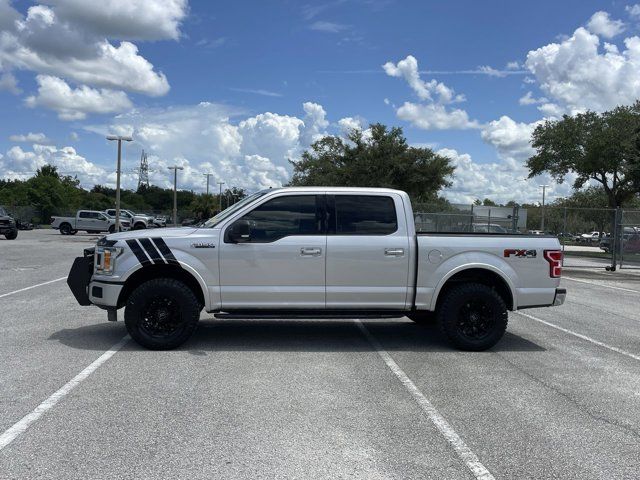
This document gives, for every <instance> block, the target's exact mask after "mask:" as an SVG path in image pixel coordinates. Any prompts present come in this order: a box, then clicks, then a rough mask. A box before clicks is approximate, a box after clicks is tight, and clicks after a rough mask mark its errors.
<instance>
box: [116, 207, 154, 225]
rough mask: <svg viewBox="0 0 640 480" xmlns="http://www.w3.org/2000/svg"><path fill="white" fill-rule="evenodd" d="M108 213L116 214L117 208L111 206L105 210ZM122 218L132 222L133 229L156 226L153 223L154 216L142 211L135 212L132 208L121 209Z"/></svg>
mask: <svg viewBox="0 0 640 480" xmlns="http://www.w3.org/2000/svg"><path fill="white" fill-rule="evenodd" d="M105 212H106V213H107V214H108V215H111V216H112V217H115V216H116V209H115V208H109V209H107V210H105ZM120 218H121V219H122V220H125V221H127V222H129V223H130V224H131V228H133V230H143V229H145V228H149V227H153V226H155V225H154V223H153V217H152V216H150V215H144V214H140V213H133V212H132V211H131V210H124V209H120Z"/></svg>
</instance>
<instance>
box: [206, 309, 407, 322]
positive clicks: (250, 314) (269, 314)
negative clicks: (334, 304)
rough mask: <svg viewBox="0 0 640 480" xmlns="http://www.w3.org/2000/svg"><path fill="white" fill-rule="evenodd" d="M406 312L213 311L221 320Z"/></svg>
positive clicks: (386, 315) (394, 315) (393, 315)
mask: <svg viewBox="0 0 640 480" xmlns="http://www.w3.org/2000/svg"><path fill="white" fill-rule="evenodd" d="M406 313H407V312H402V311H389V310H386V311H371V310H367V311H361V310H360V311H358V310H335V311H317V310H314V311H306V310H293V311H292V310H267V311H265V310H246V311H245V310H243V311H233V312H219V313H214V315H213V316H214V317H215V318H219V319H221V320H240V319H243V320H248V319H255V320H260V319H265V320H274V319H314V320H317V319H332V318H335V319H341V318H345V319H352V318H401V317H404V316H405V315H406Z"/></svg>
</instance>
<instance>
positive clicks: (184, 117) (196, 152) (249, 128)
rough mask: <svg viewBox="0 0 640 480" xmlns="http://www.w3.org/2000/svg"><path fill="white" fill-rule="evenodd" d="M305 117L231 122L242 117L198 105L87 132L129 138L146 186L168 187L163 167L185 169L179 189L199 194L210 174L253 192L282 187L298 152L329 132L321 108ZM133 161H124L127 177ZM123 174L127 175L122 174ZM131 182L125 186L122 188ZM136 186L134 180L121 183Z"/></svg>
mask: <svg viewBox="0 0 640 480" xmlns="http://www.w3.org/2000/svg"><path fill="white" fill-rule="evenodd" d="M302 112H304V116H302V117H300V118H299V117H296V116H290V115H280V114H276V113H272V112H265V113H261V114H258V115H254V116H251V117H245V118H241V119H240V120H239V121H238V120H236V121H234V122H232V121H231V120H230V117H233V118H236V119H237V118H238V117H241V116H242V115H244V112H242V111H238V110H232V109H230V108H229V107H226V106H222V105H216V104H211V103H206V102H203V103H201V104H198V105H193V106H184V107H173V108H166V109H139V110H132V111H130V112H128V113H125V114H122V115H118V116H117V117H116V118H115V119H114V121H113V123H112V124H111V125H108V126H90V127H86V129H87V130H89V131H91V132H94V133H98V134H99V135H101V136H102V135H105V134H107V133H110V132H111V133H117V134H127V135H129V134H130V135H132V136H133V138H134V142H133V144H131V145H129V146H128V148H129V149H132V150H134V151H136V152H137V153H136V155H135V156H136V157H137V155H139V151H140V149H141V148H144V149H145V151H147V152H149V167H150V179H151V182H152V183H154V184H156V185H161V186H171V181H172V180H171V178H170V176H169V175H168V171H167V167H168V166H169V165H172V164H174V163H178V164H179V165H183V166H185V170H184V171H181V172H179V174H178V183H179V186H180V188H191V189H194V190H196V191H202V190H203V189H204V187H205V182H204V177H203V176H202V173H203V172H211V173H213V174H214V177H215V179H216V181H217V180H220V181H224V182H226V185H227V186H237V187H242V188H246V189H248V190H250V191H254V190H257V189H260V188H268V187H274V186H279V185H282V184H283V183H286V182H287V181H288V179H289V175H290V172H291V169H292V167H291V164H290V163H289V160H294V161H295V160H297V159H298V158H299V157H300V155H301V153H302V151H303V149H305V148H307V147H308V146H309V144H310V143H311V142H312V141H314V140H316V139H318V138H320V137H321V136H323V135H325V134H326V133H327V128H328V127H329V126H330V125H329V122H328V120H327V118H326V112H325V110H324V108H323V107H322V106H321V105H319V104H317V103H313V102H305V103H304V104H303V105H302ZM137 160H138V159H137V158H134V159H132V160H131V161H127V165H128V167H127V168H128V169H129V170H130V171H132V170H133V168H135V166H136V163H137ZM127 168H126V169H127ZM129 181H130V182H132V183H131V185H129V184H128V183H126V182H129ZM125 185H129V186H130V187H134V186H135V176H132V178H131V179H130V180H125Z"/></svg>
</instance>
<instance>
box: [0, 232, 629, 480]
mask: <svg viewBox="0 0 640 480" xmlns="http://www.w3.org/2000/svg"><path fill="white" fill-rule="evenodd" d="M95 238H96V237H95V236H94V235H81V234H78V235H75V236H69V237H67V236H65V237H62V236H60V235H59V234H58V233H57V232H54V231H45V230H42V231H37V230H35V231H31V232H20V236H19V238H18V240H15V241H11V242H9V241H1V240H0V327H1V328H2V335H1V336H0V383H1V387H0V478H16V479H18V478H52V477H56V478H141V477H145V478H304V479H307V478H367V479H378V478H380V479H382V478H402V479H408V478H437V479H441V478H452V479H459V478H483V479H489V478H607V479H609V478H635V477H637V471H638V469H639V468H640V455H639V452H640V320H639V319H638V315H637V306H638V303H639V300H640V276H635V275H633V274H632V273H619V272H616V273H605V272H603V271H595V270H589V269H576V270H571V271H568V272H566V276H565V278H564V279H563V286H564V287H566V288H567V289H568V292H569V295H568V298H567V302H566V303H565V305H563V306H562V307H557V308H552V309H531V310H524V311H522V312H520V313H511V314H510V323H509V328H508V332H507V334H506V336H505V337H504V338H503V340H502V341H501V342H500V343H499V344H498V345H497V346H496V347H494V348H492V349H491V350H490V351H487V352H481V353H468V352H459V351H454V350H451V348H450V347H449V346H448V345H447V344H446V342H445V341H444V340H443V339H442V338H441V337H440V336H439V334H438V332H437V328H435V327H433V326H419V325H416V324H414V323H412V322H410V321H409V320H407V319H398V320H389V319H380V320H366V321H363V322H362V325H363V326H364V329H363V328H361V327H360V326H359V324H358V323H357V321H354V320H355V319H354V320H331V321H311V320H309V321H304V320H296V321H293V320H270V321H253V320H224V321H222V320H216V319H214V318H213V316H211V315H207V314H203V315H202V317H201V323H200V326H199V329H198V331H197V333H196V335H195V336H194V338H192V339H191V340H190V341H189V342H188V343H187V344H185V345H184V346H183V347H181V348H180V349H178V350H175V351H170V352H152V351H147V350H143V349H141V348H139V347H138V346H137V345H136V344H134V343H133V342H126V343H124V344H123V343H122V342H121V339H122V338H123V337H124V336H125V333H126V331H125V329H124V325H123V324H122V322H117V323H107V322H106V314H105V313H104V312H103V311H100V310H98V309H97V308H94V307H80V306H78V305H77V304H76V303H75V301H74V300H73V297H72V295H71V293H70V291H69V290H68V288H67V286H66V284H65V282H64V280H63V278H64V277H65V275H66V273H67V271H68V269H69V268H70V265H71V262H72V259H73V257H74V256H76V255H79V254H80V253H81V251H82V249H83V248H84V247H86V246H89V245H91V243H92V242H94V241H95ZM46 282H50V283H46ZM35 285H38V286H35ZM32 286H35V287H34V288H29V287H32ZM25 289H26V290H25ZM14 292H15V293H14ZM114 346H116V348H115V349H113V350H112V351H111V352H110V354H108V355H107V356H103V355H104V354H105V352H108V351H109V350H110V349H112V348H113V347H114ZM116 350H117V351H116ZM96 361H97V363H94V362H96ZM90 365H93V367H91V368H90V369H89V370H85V369H86V368H87V367H88V366H90ZM81 372H84V373H83V374H82V375H81V376H80V377H76V376H77V375H78V374H79V373H81ZM73 379H76V380H73ZM70 381H72V382H71V383H69V382H70ZM54 394H55V395H54ZM34 412H36V414H37V415H34ZM25 418H26V420H24V419H25ZM20 422H22V423H20ZM16 425H18V426H17V427H16ZM7 432H9V433H10V435H9V434H8V433H7Z"/></svg>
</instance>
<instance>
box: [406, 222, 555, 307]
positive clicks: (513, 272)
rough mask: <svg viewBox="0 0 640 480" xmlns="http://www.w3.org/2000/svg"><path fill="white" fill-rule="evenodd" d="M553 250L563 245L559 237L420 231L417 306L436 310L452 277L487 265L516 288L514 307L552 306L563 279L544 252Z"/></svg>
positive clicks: (512, 292)
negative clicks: (554, 274)
mask: <svg viewBox="0 0 640 480" xmlns="http://www.w3.org/2000/svg"><path fill="white" fill-rule="evenodd" d="M505 249H526V250H535V251H536V256H535V258H530V257H517V256H510V257H505V254H504V251H505ZM553 249H560V243H559V241H558V239H557V238H555V237H540V236H536V237H530V236H524V235H482V234H476V235H469V234H458V235H456V234H430V235H419V236H418V275H417V282H416V301H415V304H416V308H417V309H419V310H434V309H435V307H436V302H437V299H438V295H439V293H440V291H441V289H442V287H443V286H444V285H445V283H446V282H447V280H449V279H450V278H451V277H452V276H453V275H455V274H456V273H458V272H461V271H463V270H466V269H470V268H482V269H486V270H489V271H492V272H495V273H496V274H498V275H500V276H501V277H502V279H503V280H504V281H505V282H506V283H507V285H508V286H509V289H510V290H511V294H512V296H513V300H514V301H513V304H514V305H513V307H514V309H518V308H525V307H533V306H545V305H551V304H552V303H553V299H554V296H555V289H556V287H558V285H559V284H560V279H558V278H551V277H550V276H549V264H548V262H547V261H546V260H545V259H544V256H543V251H544V250H553Z"/></svg>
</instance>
